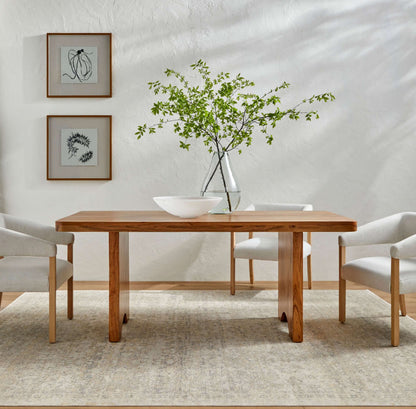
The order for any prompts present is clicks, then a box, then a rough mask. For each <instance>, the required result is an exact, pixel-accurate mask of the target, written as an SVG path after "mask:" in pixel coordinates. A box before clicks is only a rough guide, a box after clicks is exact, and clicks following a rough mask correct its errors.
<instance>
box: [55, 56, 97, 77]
mask: <svg viewBox="0 0 416 409" xmlns="http://www.w3.org/2000/svg"><path fill="white" fill-rule="evenodd" d="M91 54H93V53H92V52H91V53H87V52H86V51H85V50H84V49H83V48H81V49H80V50H75V49H73V48H71V49H70V50H69V51H68V56H67V57H68V64H69V66H70V68H71V71H72V74H73V75H70V74H68V73H66V72H65V73H64V74H62V76H65V75H66V76H67V77H69V78H71V80H74V79H75V78H77V79H78V81H79V82H85V81H88V80H89V79H90V78H91V75H92V73H93V63H92V61H91V58H90V57H88V56H89V55H91Z"/></svg>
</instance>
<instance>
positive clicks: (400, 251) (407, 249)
mask: <svg viewBox="0 0 416 409" xmlns="http://www.w3.org/2000/svg"><path fill="white" fill-rule="evenodd" d="M390 256H391V257H393V258H411V257H416V234H414V235H413V236H410V237H407V238H405V239H404V240H402V241H399V242H398V243H395V244H393V246H391V247H390Z"/></svg>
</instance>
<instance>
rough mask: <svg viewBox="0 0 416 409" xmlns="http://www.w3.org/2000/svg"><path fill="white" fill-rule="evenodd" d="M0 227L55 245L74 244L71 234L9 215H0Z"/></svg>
mask: <svg viewBox="0 0 416 409" xmlns="http://www.w3.org/2000/svg"><path fill="white" fill-rule="evenodd" d="M0 227H4V228H6V229H9V230H14V231H18V232H20V233H25V234H28V235H30V236H34V237H38V238H40V239H42V240H46V241H50V242H52V243H55V244H71V243H73V242H74V234H73V233H67V232H58V231H56V230H55V228H54V227H52V226H45V225H43V224H39V223H35V222H32V221H30V220H26V219H22V218H20V217H15V216H10V215H9V214H4V213H0ZM0 255H1V254H0Z"/></svg>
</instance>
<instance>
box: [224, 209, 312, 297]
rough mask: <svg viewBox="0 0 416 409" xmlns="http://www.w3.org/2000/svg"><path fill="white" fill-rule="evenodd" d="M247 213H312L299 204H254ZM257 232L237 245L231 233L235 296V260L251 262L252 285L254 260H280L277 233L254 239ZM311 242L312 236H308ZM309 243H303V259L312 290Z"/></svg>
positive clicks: (232, 285)
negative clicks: (305, 262)
mask: <svg viewBox="0 0 416 409" xmlns="http://www.w3.org/2000/svg"><path fill="white" fill-rule="evenodd" d="M245 210H246V211H258V212H271V211H311V210H313V207H312V205H310V204H298V203H253V204H251V205H250V206H248V207H247V208H246V209H245ZM254 233H255V232H251V233H249V239H248V240H244V241H241V242H239V243H236V244H235V233H231V240H232V243H233V248H232V249H231V253H232V254H231V257H232V262H231V266H230V293H231V295H234V294H235V259H236V258H242V259H247V260H249V272H250V284H253V283H254V272H253V260H269V261H278V259H279V238H278V235H277V234H276V233H266V235H264V233H263V235H261V236H256V237H253V234H254ZM308 241H310V235H309V236H308ZM308 241H303V257H304V258H305V257H307V259H308V260H307V268H308V288H309V289H311V288H312V267H311V266H312V264H311V252H312V248H311V245H310V244H309V243H308Z"/></svg>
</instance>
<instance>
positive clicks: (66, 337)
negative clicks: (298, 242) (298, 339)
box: [0, 290, 416, 406]
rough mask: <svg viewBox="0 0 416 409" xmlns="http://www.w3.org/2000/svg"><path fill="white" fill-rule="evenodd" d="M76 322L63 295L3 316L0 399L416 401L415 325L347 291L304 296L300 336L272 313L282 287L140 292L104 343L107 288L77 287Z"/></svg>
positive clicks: (27, 297)
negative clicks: (341, 299)
mask: <svg viewBox="0 0 416 409" xmlns="http://www.w3.org/2000/svg"><path fill="white" fill-rule="evenodd" d="M74 301H75V302H74V320H73V321H69V320H67V319H66V315H65V314H66V293H65V292H64V291H59V292H58V300H57V308H58V317H57V343H56V344H54V345H50V344H49V343H48V294H43V293H26V294H24V295H22V296H21V297H19V298H18V299H17V300H16V301H15V302H14V303H12V304H11V305H10V306H8V307H7V308H6V309H4V310H3V311H2V312H1V313H0V405H191V406H192V405H224V406H225V405H235V406H237V405H251V406H254V405H259V406H263V405H275V406H279V405H299V406H303V405H416V381H415V373H416V322H415V321H414V320H412V319H411V318H408V317H401V318H400V325H401V329H400V337H401V345H400V347H398V348H393V347H390V306H389V304H387V303H386V302H384V301H383V300H381V299H380V298H378V297H377V296H375V295H374V294H372V293H370V292H369V291H349V292H348V294H347V321H346V323H345V324H340V323H339V322H338V315H337V314H338V292H337V291H329V290H311V291H307V290H306V291H304V342H303V343H298V344H296V343H292V342H291V341H290V339H289V336H288V328H287V324H286V323H283V322H280V320H279V319H278V317H277V291H239V292H237V293H236V295H235V296H230V295H229V293H228V292H227V291H136V292H131V294H130V314H131V315H130V321H129V322H128V324H126V325H124V326H123V338H122V341H121V342H120V343H109V342H108V340H107V337H108V333H107V331H108V293H107V292H105V291H76V292H75V299H74Z"/></svg>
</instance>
